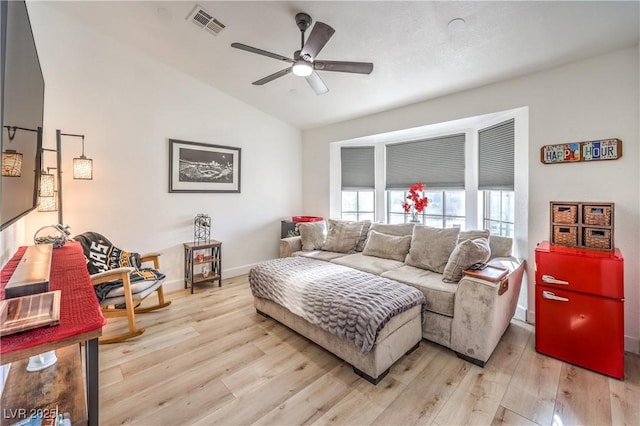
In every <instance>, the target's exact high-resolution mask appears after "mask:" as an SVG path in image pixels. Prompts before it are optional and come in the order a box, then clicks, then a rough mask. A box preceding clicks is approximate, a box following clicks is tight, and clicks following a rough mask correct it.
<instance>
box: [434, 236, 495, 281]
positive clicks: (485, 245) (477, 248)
mask: <svg viewBox="0 0 640 426" xmlns="http://www.w3.org/2000/svg"><path fill="white" fill-rule="evenodd" d="M490 255H491V249H490V248H489V240H487V239H486V238H476V239H474V240H464V241H462V242H460V243H458V245H456V248H454V249H453V252H452V253H451V256H449V261H448V262H447V266H445V268H444V273H443V274H442V281H444V282H447V283H457V282H458V281H460V279H461V278H462V271H464V270H465V269H467V268H468V267H469V266H471V265H473V264H474V263H484V262H486V261H487V260H489V256H490Z"/></svg>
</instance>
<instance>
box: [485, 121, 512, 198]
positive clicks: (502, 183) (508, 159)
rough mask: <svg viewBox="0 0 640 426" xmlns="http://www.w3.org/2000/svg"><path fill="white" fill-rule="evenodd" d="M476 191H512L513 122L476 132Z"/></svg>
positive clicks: (504, 122)
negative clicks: (478, 146) (477, 149)
mask: <svg viewBox="0 0 640 426" xmlns="http://www.w3.org/2000/svg"><path fill="white" fill-rule="evenodd" d="M478 143H479V145H480V152H479V167H478V168H479V170H478V179H479V180H478V189H480V190H501V191H513V170H514V167H513V159H514V154H513V151H514V145H515V139H514V120H513V119H511V120H507V121H503V122H502V123H498V124H496V125H494V126H491V127H487V128H486V129H482V130H479V131H478Z"/></svg>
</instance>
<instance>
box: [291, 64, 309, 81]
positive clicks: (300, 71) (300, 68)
mask: <svg viewBox="0 0 640 426" xmlns="http://www.w3.org/2000/svg"><path fill="white" fill-rule="evenodd" d="M291 71H292V72H293V73H294V74H295V75H297V76H300V77H308V76H310V75H311V73H312V72H313V66H311V64H310V63H308V62H305V61H304V60H299V61H297V62H296V63H295V64H293V67H292V68H291Z"/></svg>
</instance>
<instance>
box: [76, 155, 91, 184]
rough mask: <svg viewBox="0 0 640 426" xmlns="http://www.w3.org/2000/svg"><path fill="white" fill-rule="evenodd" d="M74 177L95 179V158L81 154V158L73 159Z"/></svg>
mask: <svg viewBox="0 0 640 426" xmlns="http://www.w3.org/2000/svg"><path fill="white" fill-rule="evenodd" d="M73 178H74V179H86V180H91V179H93V160H92V159H91V158H87V157H85V156H84V155H81V156H80V158H74V159H73Z"/></svg>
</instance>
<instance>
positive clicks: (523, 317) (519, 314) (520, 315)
mask: <svg viewBox="0 0 640 426" xmlns="http://www.w3.org/2000/svg"><path fill="white" fill-rule="evenodd" d="M514 318H515V319H518V320H520V321H524V322H527V308H526V307H525V306H521V305H518V306H516V314H515V315H514Z"/></svg>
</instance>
